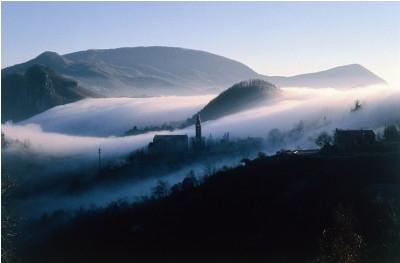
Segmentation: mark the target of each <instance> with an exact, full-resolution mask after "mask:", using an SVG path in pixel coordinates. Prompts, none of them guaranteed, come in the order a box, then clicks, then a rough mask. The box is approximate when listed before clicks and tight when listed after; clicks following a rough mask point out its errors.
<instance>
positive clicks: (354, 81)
mask: <svg viewBox="0 0 400 263" xmlns="http://www.w3.org/2000/svg"><path fill="white" fill-rule="evenodd" d="M267 80H269V81H270V82H272V83H274V84H276V85H279V86H282V87H290V86H292V87H294V86H296V87H310V88H324V87H331V88H353V87H361V86H367V85H372V84H385V83H386V82H385V80H383V79H381V78H380V77H378V76H377V75H375V74H374V73H372V72H371V71H369V70H368V69H366V68H364V67H363V66H361V65H359V64H351V65H345V66H340V67H335V68H331V69H328V70H324V71H319V72H315V73H308V74H302V75H296V76H292V77H267Z"/></svg>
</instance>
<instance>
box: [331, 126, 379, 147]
mask: <svg viewBox="0 0 400 263" xmlns="http://www.w3.org/2000/svg"><path fill="white" fill-rule="evenodd" d="M374 143H375V133H374V131H372V130H340V129H336V131H335V137H334V145H335V147H336V148H337V149H338V150H341V151H354V150H365V149H368V147H369V146H371V145H372V144H374Z"/></svg>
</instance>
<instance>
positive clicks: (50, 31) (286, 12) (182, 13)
mask: <svg viewBox="0 0 400 263" xmlns="http://www.w3.org/2000/svg"><path fill="white" fill-rule="evenodd" d="M399 17H400V2H397V3H396V2H386V3H377V2H375V3H370V2H368V3H361V2H357V3H354V2H352V3H341V2H336V3H334V2H331V3H328V2H326V3H315V2H308V3H299V2H297V3H293V2H292V3H284V2H269V3H205V2H204V3H184V2H179V3H176V2H175V3H165V2H164V3H159V2H150V3H143V2H142V3H140V2H139V3H129V2H118V3H115V2H114V3H107V2H97V3H96V2H91V3H88V2H86V3H79V2H69V3H65V2H64V3H44V2H42V3H40V2H39V3H26V2H13V3H11V2H2V26H1V27H2V41H1V44H2V48H1V51H2V63H1V64H2V68H3V67H5V66H10V65H13V64H16V63H21V62H24V61H26V60H28V59H31V58H33V57H35V56H37V55H38V54H40V53H41V52H43V51H46V50H51V51H56V52H58V53H60V54H65V53H69V52H74V51H79V50H85V49H95V48H116V47H124V46H151V45H162V46H178V47H186V48H193V49H200V50H205V51H209V52H212V53H216V54H219V55H223V56H226V57H229V58H232V59H236V60H239V61H240V62H243V63H245V64H247V65H248V66H250V67H251V68H253V69H254V70H255V71H257V72H258V73H262V74H267V75H294V74H299V73H305V72H311V71H317V70H321V69H326V68H329V67H333V66H337V65H343V64H350V63H359V64H362V65H364V66H365V67H367V68H369V69H370V70H372V71H373V72H375V73H377V74H378V75H380V76H381V77H383V78H385V79H386V80H388V81H389V82H392V83H393V82H397V83H400V18H399Z"/></svg>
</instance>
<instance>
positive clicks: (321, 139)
mask: <svg viewBox="0 0 400 263" xmlns="http://www.w3.org/2000/svg"><path fill="white" fill-rule="evenodd" d="M332 142H333V138H332V136H331V135H329V134H328V133H327V132H322V133H320V135H318V137H317V138H316V139H315V144H316V145H318V146H319V147H324V146H325V145H329V144H332Z"/></svg>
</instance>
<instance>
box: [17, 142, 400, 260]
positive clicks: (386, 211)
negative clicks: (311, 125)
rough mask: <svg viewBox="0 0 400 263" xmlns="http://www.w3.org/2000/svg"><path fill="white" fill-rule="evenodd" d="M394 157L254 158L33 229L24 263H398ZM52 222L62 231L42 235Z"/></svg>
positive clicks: (399, 206)
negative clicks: (137, 198) (139, 197)
mask: <svg viewBox="0 0 400 263" xmlns="http://www.w3.org/2000/svg"><path fill="white" fill-rule="evenodd" d="M399 158H400V150H399V151H397V152H390V153H386V154H383V153H379V154H364V155H354V156H351V157H349V156H348V157H343V156H336V157H335V156H321V155H312V156H301V155H290V156H287V155H281V156H271V157H267V156H260V157H259V158H257V159H255V160H253V161H249V160H247V161H246V162H244V163H243V164H242V165H241V166H239V167H237V168H233V169H224V170H223V171H219V172H216V173H214V174H212V175H209V176H206V177H204V178H202V179H201V180H199V178H197V177H195V176H194V175H193V174H191V175H188V176H187V177H186V178H185V180H184V181H183V182H181V183H179V184H177V185H174V186H171V187H170V186H168V185H167V184H166V183H165V182H162V181H160V182H159V184H157V185H156V186H155V188H154V189H153V194H152V196H150V197H147V198H144V199H143V201H142V202H139V203H135V204H130V203H127V202H123V201H121V202H116V203H114V204H112V205H110V206H109V207H107V208H101V209H91V210H86V211H83V210H82V211H80V212H79V213H77V214H76V215H75V216H74V217H73V218H72V219H71V220H64V221H63V220H61V219H60V218H65V217H63V216H61V215H60V213H58V215H57V216H55V217H54V218H53V219H52V217H51V216H47V217H46V218H43V219H42V220H40V221H38V222H35V224H33V225H32V229H31V230H32V231H31V232H30V233H31V235H32V239H31V241H32V240H35V242H26V243H25V246H21V247H20V249H21V250H20V253H19V255H20V256H21V258H22V259H23V260H24V262H88V261H96V262H109V261H113V262H125V261H135V262H142V261H145V262H165V261H168V260H171V262H176V261H179V260H181V261H182V262H195V261H196V260H198V261H199V262H204V260H207V262H208V261H212V260H216V261H218V262H224V261H229V262H235V261H241V262H259V261H262V260H267V261H268V260H269V261H271V262H335V263H337V262H354V263H356V262H363V263H364V262H371V263H373V262H377V263H378V262H379V263H381V262H397V261H398V260H400V251H399V250H398V248H399V247H400V220H399V217H398V215H399V213H400V195H399V191H398V189H399V182H400V180H399V179H400V174H399V173H398V171H399V170H400V163H399V162H398V160H399ZM54 221H56V222H63V223H60V224H59V225H57V228H54V230H53V231H52V232H50V233H47V234H46V235H42V236H40V238H39V237H38V236H37V235H39V234H37V235H35V233H43V231H41V229H46V227H47V226H49V225H54Z"/></svg>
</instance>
